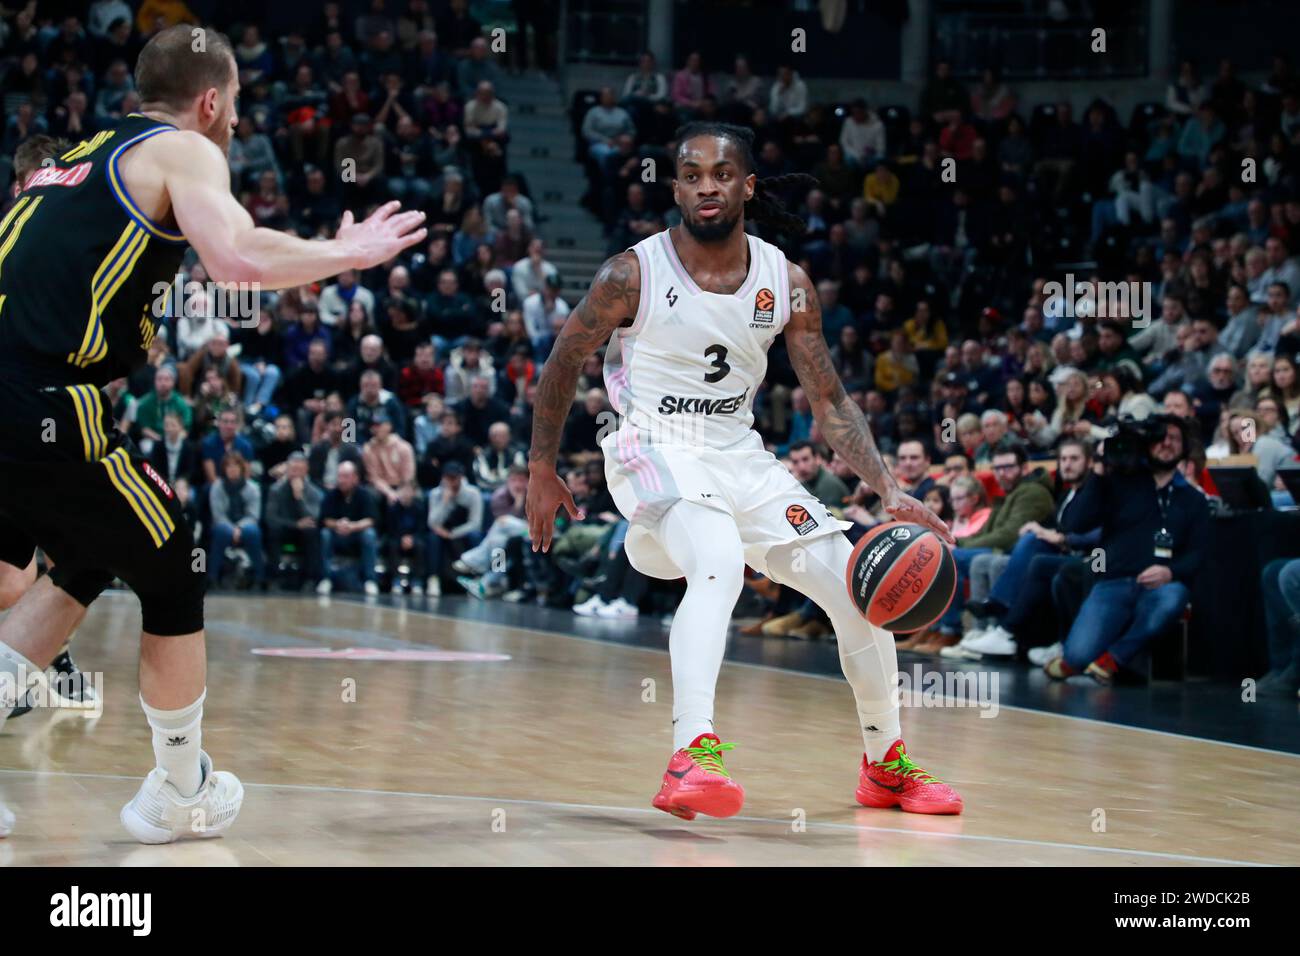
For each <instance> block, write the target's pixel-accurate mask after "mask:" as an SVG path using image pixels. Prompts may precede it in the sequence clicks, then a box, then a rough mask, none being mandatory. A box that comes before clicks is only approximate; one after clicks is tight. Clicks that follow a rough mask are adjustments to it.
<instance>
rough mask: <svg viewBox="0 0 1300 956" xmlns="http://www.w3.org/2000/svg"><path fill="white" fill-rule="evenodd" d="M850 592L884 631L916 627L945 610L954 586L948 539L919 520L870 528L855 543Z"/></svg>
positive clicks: (913, 628) (954, 564)
mask: <svg viewBox="0 0 1300 956" xmlns="http://www.w3.org/2000/svg"><path fill="white" fill-rule="evenodd" d="M847 579H848V586H849V597H851V598H852V599H853V603H854V605H855V606H856V607H857V609H858V611H859V613H861V614H862V616H863V617H865V618H866V619H867V620H868V621H870V622H871V623H872V624H874V625H875V626H876V627H882V628H884V629H885V630H887V631H896V632H906V631H919V630H921V629H922V628H925V627H929V626H930V625H931V624H933V623H934V622H935V621H937V620H939V618H941V617H942V616H943V613H944V611H946V610H948V605H949V604H951V603H952V598H953V595H954V594H955V593H956V591H957V563H956V562H955V561H954V560H953V557H952V552H951V551H950V550H949V549H948V545H947V544H945V543H944V542H943V540H942V539H940V537H939V536H938V535H937V534H935V533H934V532H933V531H931V530H930V529H929V528H925V527H922V526H921V525H919V524H900V523H899V522H896V521H895V522H890V523H887V524H882V525H879V526H877V527H875V528H873V529H872V530H871V531H870V532H868V533H867V534H865V535H863V536H862V540H860V541H859V542H858V543H857V544H856V545H855V546H854V548H853V555H852V557H850V558H849V569H848V572H847Z"/></svg>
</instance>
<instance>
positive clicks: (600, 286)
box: [528, 252, 641, 465]
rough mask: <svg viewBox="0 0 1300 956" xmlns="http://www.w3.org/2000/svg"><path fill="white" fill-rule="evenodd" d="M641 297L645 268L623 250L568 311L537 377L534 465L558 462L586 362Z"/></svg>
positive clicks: (628, 317) (530, 455) (624, 321)
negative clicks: (580, 299)
mask: <svg viewBox="0 0 1300 956" xmlns="http://www.w3.org/2000/svg"><path fill="white" fill-rule="evenodd" d="M640 302H641V268H640V266H639V264H638V262H637V258H636V254H635V253H632V252H622V253H619V254H618V255H616V256H614V257H613V258H611V259H608V260H606V262H605V264H604V265H602V266H601V267H600V271H598V272H597V273H596V278H595V279H593V280H592V283H591V288H590V289H588V290H587V294H586V295H585V296H584V297H583V299H582V301H581V302H579V303H578V306H577V308H575V309H574V310H573V311H572V312H571V313H569V317H568V319H566V320H565V323H564V327H563V328H561V329H560V335H559V337H558V338H557V339H556V340H555V347H554V348H553V349H552V350H551V356H550V358H548V359H547V360H546V365H545V366H543V367H542V374H541V376H540V377H539V378H538V380H537V396H536V398H535V399H534V401H533V440H532V445H531V447H530V449H529V452H528V461H529V463H530V464H531V463H533V462H540V463H542V464H546V465H554V464H555V459H556V456H557V455H558V454H559V452H560V440H561V438H562V437H563V434H564V423H565V422H566V421H567V420H568V417H569V411H570V410H571V409H572V408H573V402H574V390H575V389H576V388H577V385H578V375H579V373H580V372H581V371H582V364H583V362H585V361H586V360H587V357H588V356H589V355H591V354H592V353H593V352H595V351H596V350H597V349H599V348H600V347H601V346H602V345H604V344H605V343H606V342H607V341H608V340H609V337H610V335H611V334H612V333H613V331H614V330H615V329H616V328H618V327H619V326H620V325H625V324H630V323H631V321H632V319H633V318H634V317H635V316H636V311H637V306H638V305H639V304H640Z"/></svg>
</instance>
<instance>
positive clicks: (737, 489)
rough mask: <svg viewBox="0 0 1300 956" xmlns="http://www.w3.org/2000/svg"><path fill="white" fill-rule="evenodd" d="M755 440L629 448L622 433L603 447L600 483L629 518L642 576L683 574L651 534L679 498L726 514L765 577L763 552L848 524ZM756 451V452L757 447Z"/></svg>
mask: <svg viewBox="0 0 1300 956" xmlns="http://www.w3.org/2000/svg"><path fill="white" fill-rule="evenodd" d="M753 437H754V441H752V442H750V441H746V442H743V443H739V444H738V445H737V446H736V447H733V448H729V449H716V448H708V447H700V446H691V445H660V446H642V447H638V446H636V445H635V443H634V440H632V439H629V435H628V433H627V432H626V431H621V430H620V431H619V432H616V433H615V434H613V435H610V436H608V437H607V438H606V439H605V442H604V446H605V448H604V450H605V479H606V482H607V483H608V485H609V491H610V494H611V495H612V496H613V498H614V503H615V504H617V505H618V510H619V511H620V512H622V513H623V516H624V517H625V518H627V520H628V524H629V527H628V533H627V542H626V544H625V548H626V550H627V557H628V561H629V562H630V563H631V565H632V567H634V568H636V569H637V570H638V571H640V572H641V573H642V574H645V575H648V576H650V577H654V578H664V579H667V580H673V579H675V578H680V577H682V572H681V570H680V569H679V568H678V566H677V563H676V562H675V561H674V560H673V556H672V555H671V554H669V553H668V552H667V550H666V549H665V548H664V546H663V544H662V543H661V542H660V540H659V536H658V534H657V531H658V527H659V523H660V521H661V520H662V519H663V516H664V515H665V514H666V513H667V512H668V509H669V508H671V507H672V506H673V505H675V504H676V503H677V502H679V501H695V502H699V503H700V504H702V505H705V506H706V507H709V508H714V509H716V510H718V511H722V512H724V513H726V514H728V515H730V516H731V517H732V518H733V519H734V520H735V522H736V530H737V531H738V532H739V533H740V541H741V544H742V545H743V546H744V549H745V563H746V564H748V565H749V566H750V567H751V568H753V569H754V570H755V571H758V572H760V573H762V574H766V573H767V552H768V549H769V548H773V547H775V546H777V545H781V544H788V543H790V542H795V541H807V540H811V539H812V538H816V537H819V536H821V535H825V534H832V533H839V532H841V531H844V530H846V529H848V528H850V527H852V525H851V524H850V523H849V522H847V521H840V520H838V519H836V518H835V517H834V516H832V515H831V513H830V512H829V511H827V510H826V507H825V506H824V505H823V504H822V503H821V502H819V501H818V500H817V499H816V498H814V497H813V496H812V495H810V494H809V493H808V492H807V491H806V490H804V487H803V485H801V484H800V483H799V482H798V480H797V479H796V478H795V477H794V476H793V475H792V474H790V471H789V469H788V468H786V466H785V465H783V464H782V463H781V461H780V460H779V459H778V458H777V457H776V456H775V455H773V454H772V453H771V452H769V451H767V450H765V449H764V448H763V447H762V442H761V440H760V439H759V438H758V436H757V434H756V433H755V434H754V436H753ZM755 446H757V447H755Z"/></svg>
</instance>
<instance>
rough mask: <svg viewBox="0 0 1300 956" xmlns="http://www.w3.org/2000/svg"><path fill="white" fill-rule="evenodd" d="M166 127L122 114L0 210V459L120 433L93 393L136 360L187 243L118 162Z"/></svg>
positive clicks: (80, 454) (88, 457)
mask: <svg viewBox="0 0 1300 956" xmlns="http://www.w3.org/2000/svg"><path fill="white" fill-rule="evenodd" d="M175 128H176V127H174V126H171V125H169V124H166V123H160V122H158V121H157V120H153V119H150V118H149V117H147V116H143V115H140V114H138V113H136V114H131V115H130V116H128V117H127V118H126V119H124V120H123V121H122V122H121V123H120V124H119V125H118V126H117V127H116V128H114V129H111V130H104V131H103V132H100V133H96V134H95V135H94V136H92V137H91V138H90V139H87V140H85V141H84V142H81V143H78V144H77V145H76V146H74V147H72V148H71V149H69V150H67V151H66V152H64V153H63V154H62V155H61V156H58V157H57V158H56V159H55V161H54V162H53V164H51V165H47V166H43V167H42V168H41V169H39V170H37V172H36V173H34V174H33V175H32V176H31V177H30V178H29V179H28V183H27V186H26V188H25V189H24V190H23V191H22V192H21V193H20V194H19V195H18V197H17V198H16V199H15V201H14V203H13V205H12V206H10V208H9V210H8V211H7V212H6V213H5V214H4V216H3V217H0V408H3V409H4V411H5V414H3V415H0V460H9V461H31V460H40V461H44V460H50V459H56V460H58V459H63V460H83V461H99V460H100V459H102V458H104V457H105V456H106V455H107V454H108V452H109V451H110V450H111V449H112V448H113V447H115V446H116V444H117V442H118V441H119V436H116V435H115V434H114V429H113V421H112V417H111V415H110V414H109V411H110V409H109V408H108V406H109V405H110V403H109V402H108V400H107V399H106V398H105V396H103V395H102V394H101V393H100V389H101V388H103V386H105V385H107V384H108V383H109V382H111V381H113V380H114V379H117V378H121V377H122V376H124V375H126V374H128V373H129V372H131V371H132V370H134V369H136V368H138V367H139V366H140V365H141V364H142V363H143V362H144V361H145V359H146V358H147V356H148V351H149V346H150V344H151V343H152V342H153V338H154V336H155V334H156V333H157V330H158V326H159V324H160V322H161V321H162V318H163V315H162V312H163V310H162V309H160V308H158V304H159V303H160V302H162V303H165V302H166V301H167V296H168V294H169V293H168V291H162V292H161V293H160V290H169V289H171V288H172V287H173V286H174V284H175V280H176V273H177V270H178V269H179V268H180V265H181V259H182V257H183V256H184V254H185V249H186V246H187V243H186V240H185V237H184V236H182V235H181V234H180V233H178V232H175V231H173V230H171V229H168V228H165V227H164V226H161V225H159V224H158V223H155V222H152V221H150V220H149V218H148V217H147V216H145V215H144V213H142V212H141V211H140V209H139V208H138V207H137V206H136V204H135V202H134V201H133V200H132V198H131V195H130V194H129V193H128V192H127V190H126V188H125V186H124V184H123V182H122V179H121V176H120V175H119V172H118V161H119V159H120V158H121V156H122V154H123V153H125V152H126V151H127V150H128V149H130V148H131V147H132V146H134V145H136V144H137V143H140V142H142V141H143V140H146V139H148V138H149V137H151V136H157V135H159V134H163V133H166V132H169V131H172V130H174V129H175Z"/></svg>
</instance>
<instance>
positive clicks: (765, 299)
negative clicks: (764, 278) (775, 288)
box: [754, 289, 776, 312]
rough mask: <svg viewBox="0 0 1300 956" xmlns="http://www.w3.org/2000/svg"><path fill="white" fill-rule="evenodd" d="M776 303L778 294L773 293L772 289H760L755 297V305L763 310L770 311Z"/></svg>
mask: <svg viewBox="0 0 1300 956" xmlns="http://www.w3.org/2000/svg"><path fill="white" fill-rule="evenodd" d="M775 304H776V296H774V295H773V294H772V290H771V289H759V290H758V296H757V297H756V298H755V299H754V305H755V306H757V307H758V308H759V309H760V310H761V311H763V312H768V311H770V310H771V308H772V306H773V305H775Z"/></svg>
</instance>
